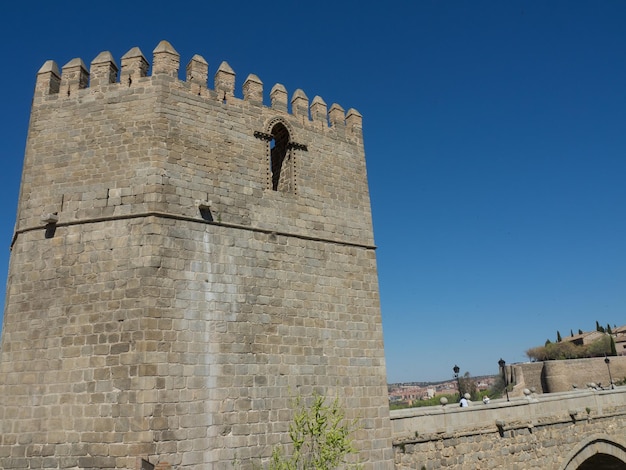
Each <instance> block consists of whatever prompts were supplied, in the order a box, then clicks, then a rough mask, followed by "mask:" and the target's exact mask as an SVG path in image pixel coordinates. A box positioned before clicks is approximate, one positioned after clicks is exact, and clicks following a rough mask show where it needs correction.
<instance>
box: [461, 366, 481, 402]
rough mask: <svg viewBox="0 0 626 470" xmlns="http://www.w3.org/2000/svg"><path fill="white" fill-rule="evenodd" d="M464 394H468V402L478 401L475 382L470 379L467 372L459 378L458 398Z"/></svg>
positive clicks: (478, 395)
mask: <svg viewBox="0 0 626 470" xmlns="http://www.w3.org/2000/svg"><path fill="white" fill-rule="evenodd" d="M466 393H469V394H470V400H478V399H480V394H479V393H478V386H477V385H476V381H475V380H474V379H473V378H472V376H471V375H470V373H469V372H466V373H465V374H463V377H459V394H460V396H463V395H465V394H466Z"/></svg>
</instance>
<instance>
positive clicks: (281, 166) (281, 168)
mask: <svg viewBox="0 0 626 470" xmlns="http://www.w3.org/2000/svg"><path fill="white" fill-rule="evenodd" d="M270 134H271V136H272V139H271V140H270V142H269V149H270V176H271V187H272V189H273V190H274V191H280V192H285V193H294V192H295V170H294V156H293V154H292V151H291V146H290V145H289V131H288V130H287V128H286V127H285V125H284V124H282V123H280V122H278V123H276V124H275V125H274V126H273V127H272V130H271V132H270Z"/></svg>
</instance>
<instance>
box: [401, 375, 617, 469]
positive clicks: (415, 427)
mask: <svg viewBox="0 0 626 470" xmlns="http://www.w3.org/2000/svg"><path fill="white" fill-rule="evenodd" d="M625 404H626V389H624V388H623V387H620V388H619V389H616V390H612V391H574V392H569V393H556V394H543V395H536V396H529V397H527V398H517V399H512V400H511V401H510V402H507V401H506V400H503V399H501V400H492V401H491V402H490V403H489V404H488V405H484V404H483V403H472V404H471V405H470V406H469V407H467V408H460V407H458V406H445V407H428V408H422V409H420V408H417V409H411V410H398V411H392V412H391V422H392V429H393V439H394V451H395V467H396V468H397V469H403V470H408V469H415V470H424V469H426V470H434V469H449V470H464V469H481V470H482V469H506V470H525V469H535V468H546V469H555V470H557V469H558V470H578V469H579V468H623V467H624V465H626V440H625V439H624V433H623V429H624V426H625V425H626V408H625V406H624V405H625ZM584 462H586V466H584V467H582V466H581V465H582V464H583V463H584Z"/></svg>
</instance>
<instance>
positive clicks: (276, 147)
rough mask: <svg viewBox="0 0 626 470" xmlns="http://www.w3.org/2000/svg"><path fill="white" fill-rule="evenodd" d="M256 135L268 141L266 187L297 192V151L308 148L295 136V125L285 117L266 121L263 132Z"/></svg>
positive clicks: (286, 191)
mask: <svg viewBox="0 0 626 470" xmlns="http://www.w3.org/2000/svg"><path fill="white" fill-rule="evenodd" d="M255 136H256V137H258V138H261V139H263V140H265V141H266V142H267V143H266V147H265V148H266V152H265V153H266V155H265V158H266V162H265V163H266V164H265V168H266V169H267V170H266V187H267V189H269V190H273V191H278V192H282V193H291V194H297V178H296V177H297V151H298V150H307V147H306V145H303V144H300V143H298V142H297V140H296V138H295V131H294V129H293V127H292V126H291V125H290V124H289V123H288V122H287V121H286V120H285V119H283V118H281V117H275V118H273V119H270V120H269V121H267V122H266V124H265V128H264V131H263V132H255Z"/></svg>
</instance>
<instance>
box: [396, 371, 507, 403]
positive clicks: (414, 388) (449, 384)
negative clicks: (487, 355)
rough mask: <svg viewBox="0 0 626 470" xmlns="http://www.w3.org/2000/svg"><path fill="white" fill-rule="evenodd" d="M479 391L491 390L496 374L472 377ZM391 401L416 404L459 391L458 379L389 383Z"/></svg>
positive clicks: (496, 378) (496, 377)
mask: <svg viewBox="0 0 626 470" xmlns="http://www.w3.org/2000/svg"><path fill="white" fill-rule="evenodd" d="M472 379H473V380H474V382H475V383H476V387H477V389H478V391H480V392H483V391H485V390H489V389H490V388H492V387H493V385H494V384H495V383H496V381H497V380H498V376H496V375H483V376H480V377H472ZM387 392H388V394H389V403H390V404H394V405H402V406H414V405H415V404H416V403H417V402H419V401H422V400H423V401H425V400H430V399H432V398H435V397H438V396H443V395H454V394H458V393H459V388H458V380H457V379H450V380H447V381H444V382H401V383H393V384H388V385H387Z"/></svg>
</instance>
